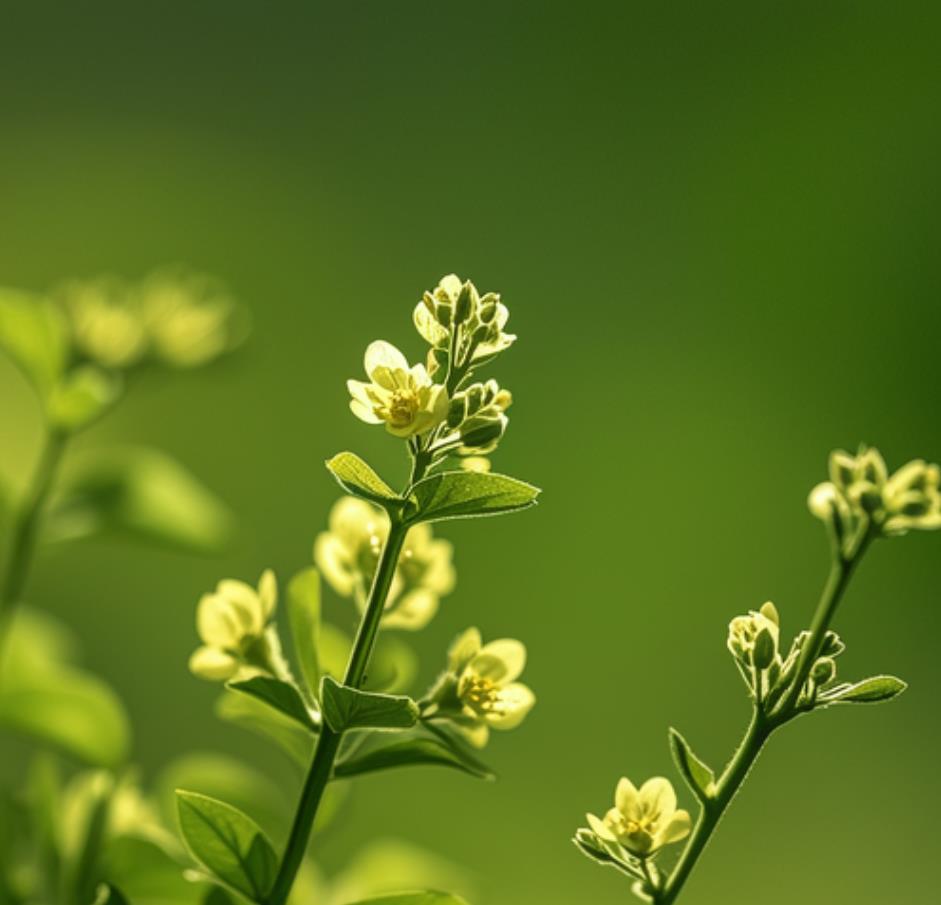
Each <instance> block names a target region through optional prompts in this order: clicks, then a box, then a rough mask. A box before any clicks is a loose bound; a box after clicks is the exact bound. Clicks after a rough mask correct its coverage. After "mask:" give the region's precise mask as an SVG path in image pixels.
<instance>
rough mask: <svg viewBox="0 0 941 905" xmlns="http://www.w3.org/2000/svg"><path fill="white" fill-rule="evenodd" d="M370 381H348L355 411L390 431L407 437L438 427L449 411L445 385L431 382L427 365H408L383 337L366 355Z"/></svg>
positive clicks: (351, 401) (365, 362)
mask: <svg viewBox="0 0 941 905" xmlns="http://www.w3.org/2000/svg"><path fill="white" fill-rule="evenodd" d="M364 364H365V368H366V374H367V375H368V376H369V379H370V381H371V383H364V382H362V381H359V380H348V381H347V383H346V385H347V387H348V389H349V391H350V395H351V396H352V397H353V398H352V399H351V400H350V408H351V409H352V410H353V414H354V415H356V416H357V417H358V418H360V419H362V420H363V421H365V422H366V423H367V424H385V426H386V430H388V431H389V433H390V434H393V435H395V436H396V437H401V438H403V439H408V438H409V437H413V436H415V435H416V434H423V433H425V432H426V431H429V430H431V429H432V428H434V427H437V426H438V425H439V424H440V423H441V422H442V421H443V420H444V418H445V416H446V415H447V413H448V396H447V393H446V392H445V389H444V387H443V386H439V385H438V384H435V383H433V382H432V380H431V378H430V377H429V376H428V372H427V371H426V370H425V366H424V365H422V364H417V365H415V366H414V367H409V364H408V361H406V359H405V356H404V355H403V354H402V353H401V352H400V351H399V350H398V349H396V348H395V346H393V345H390V344H389V343H387V342H383V341H382V340H377V341H376V342H374V343H370V345H369V347H368V348H367V349H366V356H365V361H364Z"/></svg>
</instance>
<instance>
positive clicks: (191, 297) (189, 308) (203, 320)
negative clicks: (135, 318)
mask: <svg viewBox="0 0 941 905" xmlns="http://www.w3.org/2000/svg"><path fill="white" fill-rule="evenodd" d="M140 304H141V311H142V316H143V318H144V323H145V324H146V327H147V332H148V335H149V337H150V341H151V344H152V346H153V350H154V354H155V355H156V356H157V357H158V358H161V359H162V360H163V361H165V362H166V363H167V364H169V365H172V366H174V367H178V368H192V367H197V366H198V365H202V364H206V363H207V362H209V361H212V360H213V359H214V358H218V357H219V356H220V355H221V354H222V353H223V352H225V351H227V350H228V349H229V348H231V347H232V346H233V345H234V344H235V339H236V337H235V335H234V333H235V330H234V322H235V314H236V307H235V303H234V302H233V301H232V299H231V298H230V297H229V296H228V294H227V293H226V292H225V290H224V289H223V288H222V286H221V285H220V284H219V283H217V282H216V281H215V280H214V279H212V278H211V277H207V276H204V275H202V274H192V273H185V272H183V273H171V272H164V273H157V274H154V275H153V276H151V277H148V278H147V279H146V280H144V282H143V284H142V285H141V288H140Z"/></svg>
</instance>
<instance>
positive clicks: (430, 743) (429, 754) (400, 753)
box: [333, 733, 495, 779]
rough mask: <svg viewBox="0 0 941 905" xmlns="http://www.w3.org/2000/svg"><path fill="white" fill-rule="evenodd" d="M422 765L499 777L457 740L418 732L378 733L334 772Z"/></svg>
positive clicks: (350, 773) (344, 758) (352, 773)
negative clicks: (433, 736) (406, 735)
mask: <svg viewBox="0 0 941 905" xmlns="http://www.w3.org/2000/svg"><path fill="white" fill-rule="evenodd" d="M420 765H429V766H441V767H450V768H452V769H455V770H461V771H462V772H464V773H469V774H470V775H471V776H476V777H477V778H478V779H494V778H495V774H494V772H493V771H492V770H491V769H490V768H489V767H488V766H487V765H486V764H484V763H481V762H480V761H479V760H477V758H476V757H474V756H473V755H472V754H471V753H470V752H469V751H466V750H464V749H463V748H461V747H458V745H457V744H456V743H455V744H451V743H449V742H448V741H446V740H444V739H442V738H431V737H429V736H427V735H424V734H417V733H416V734H412V735H409V736H408V737H403V736H401V735H387V734H385V733H375V734H374V735H372V736H371V737H370V738H369V739H367V740H366V741H365V742H364V743H363V744H362V745H360V746H359V747H357V748H355V749H353V750H352V751H350V752H349V753H347V754H344V755H343V756H341V757H340V759H339V760H338V761H337V763H336V766H335V767H334V771H333V772H334V776H336V777H337V778H343V777H350V776H359V775H361V774H363V773H375V772H377V771H379V770H390V769H393V768H395V767H414V766H420Z"/></svg>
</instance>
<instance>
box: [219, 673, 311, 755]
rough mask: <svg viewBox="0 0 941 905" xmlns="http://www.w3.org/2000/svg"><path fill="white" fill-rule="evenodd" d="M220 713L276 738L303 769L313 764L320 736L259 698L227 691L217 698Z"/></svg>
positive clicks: (233, 721)
mask: <svg viewBox="0 0 941 905" xmlns="http://www.w3.org/2000/svg"><path fill="white" fill-rule="evenodd" d="M216 716H217V717H219V719H221V720H225V721H226V722H228V723H234V724H235V725H236V726H240V727H241V728H243V729H247V730H249V731H250V732H255V733H258V734H259V735H263V736H265V737H266V738H268V739H270V740H272V741H274V743H275V744H276V745H278V746H279V747H280V748H281V749H282V750H283V751H284V752H285V753H286V754H287V755H288V756H289V757H290V758H291V760H292V761H294V762H295V763H296V764H297V765H298V766H299V767H301V768H302V769H305V770H306V769H307V766H308V765H309V764H310V757H311V754H312V753H313V749H314V742H315V741H316V737H315V736H313V735H311V733H310V732H309V731H308V730H307V729H302V728H301V727H300V726H299V725H298V724H297V723H296V722H295V721H294V720H293V719H291V718H289V717H286V716H285V715H284V714H283V713H281V711H279V710H275V709H273V708H272V707H269V706H268V705H267V704H265V703H262V702H261V701H259V700H258V699H257V698H254V697H250V696H249V695H246V694H237V693H236V692H234V691H227V692H226V693H225V694H223V695H222V696H221V697H220V698H219V700H218V701H217V702H216Z"/></svg>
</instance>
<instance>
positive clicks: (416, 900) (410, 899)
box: [351, 890, 467, 905]
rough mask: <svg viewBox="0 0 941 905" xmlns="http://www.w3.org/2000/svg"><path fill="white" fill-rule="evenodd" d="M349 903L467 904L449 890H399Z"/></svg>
mask: <svg viewBox="0 0 941 905" xmlns="http://www.w3.org/2000/svg"><path fill="white" fill-rule="evenodd" d="M351 905H467V900H466V899H462V898H460V897H459V896H455V895H452V894H451V893H449V892H433V891H431V890H424V891H421V892H401V893H396V894H394V895H391V896H377V897H375V898H372V899H360V900H359V901H358V902H353V903H351Z"/></svg>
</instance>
